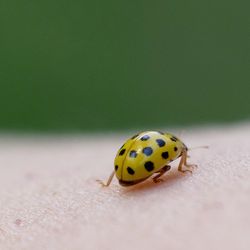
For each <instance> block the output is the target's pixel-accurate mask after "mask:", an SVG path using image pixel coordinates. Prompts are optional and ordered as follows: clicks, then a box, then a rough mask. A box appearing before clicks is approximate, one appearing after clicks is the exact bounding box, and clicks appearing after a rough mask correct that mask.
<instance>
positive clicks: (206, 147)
mask: <svg viewBox="0 0 250 250" xmlns="http://www.w3.org/2000/svg"><path fill="white" fill-rule="evenodd" d="M199 148H205V149H208V148H209V146H208V145H204V146H197V147H193V148H188V150H193V149H199Z"/></svg>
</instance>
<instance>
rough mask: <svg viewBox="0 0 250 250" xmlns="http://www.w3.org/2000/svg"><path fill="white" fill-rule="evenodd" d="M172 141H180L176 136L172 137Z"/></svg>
mask: <svg viewBox="0 0 250 250" xmlns="http://www.w3.org/2000/svg"><path fill="white" fill-rule="evenodd" d="M170 140H171V141H177V140H178V139H177V138H176V137H175V136H172V137H171V138H170Z"/></svg>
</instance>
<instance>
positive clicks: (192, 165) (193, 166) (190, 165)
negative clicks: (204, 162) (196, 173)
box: [184, 156, 198, 169]
mask: <svg viewBox="0 0 250 250" xmlns="http://www.w3.org/2000/svg"><path fill="white" fill-rule="evenodd" d="M187 157H188V156H187ZM187 157H186V158H185V159H184V166H185V167H187V168H191V169H192V168H198V166H197V165H196V164H188V163H187Z"/></svg>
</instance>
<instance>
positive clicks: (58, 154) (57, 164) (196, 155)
mask: <svg viewBox="0 0 250 250" xmlns="http://www.w3.org/2000/svg"><path fill="white" fill-rule="evenodd" d="M161 130H164V128H163V129H161ZM165 131H170V132H173V133H174V134H176V135H177V136H178V131H176V130H170V129H169V128H168V129H165ZM130 134H131V131H130V132H129V133H124V134H121V135H110V136H102V135H100V136H98V135H93V136H84V135H79V136H64V137H59V136H47V137H46V136H43V137H42V136H34V137H31V136H14V135H11V136H10V135H9V136H8V135H1V136H0V173H1V174H0V218H1V220H0V249H7V250H8V249H11V250H12V249H13V250H15V249H19V250H20V249H21V250H22V249H25V250H33V249H36V250H44V249H60V250H69V249H70V250H75V249H76V250H78V249H79V250H80V249H102V250H108V249H116V248H117V249H119V250H127V249H146V250H151V249H157V250H158V249H160V250H161V249H162V250H166V249H171V250H180V249H192V250H200V249H205V250H210V249H220V250H221V249H222V250H223V249H226V250H234V249H239V250H245V249H246V250H247V249H249V246H250V238H249V232H250V215H249V210H250V199H249V194H250V140H249V138H250V124H241V125H232V126H228V127H215V126H213V127H209V128H193V129H185V130H184V133H183V135H182V136H181V138H180V139H182V140H183V141H184V142H185V144H186V145H187V146H188V147H190V148H192V147H195V146H199V145H209V146H210V148H209V149H199V150H198V149H197V150H193V151H190V152H189V155H190V156H191V157H190V159H189V162H191V163H195V164H198V166H199V167H198V169H195V170H194V171H193V174H192V175H191V174H190V173H186V174H182V173H180V172H178V171H177V167H178V163H179V162H178V160H177V161H175V162H173V163H172V164H171V166H172V168H171V170H170V171H168V172H167V173H166V174H165V175H164V176H163V177H161V178H162V179H164V182H160V183H153V181H152V179H151V178H149V179H148V180H146V181H145V182H143V183H141V184H138V185H135V186H132V187H126V188H124V187H121V186H120V185H119V184H118V182H117V180H116V179H114V180H113V182H112V183H111V185H110V186H109V187H106V188H103V187H101V186H100V185H99V184H98V183H97V182H96V179H103V180H105V179H106V178H107V177H108V176H109V174H110V172H111V171H112V169H113V160H114V157H115V154H116V152H117V150H118V149H119V147H120V144H121V143H122V142H123V141H125V140H126V138H128V137H129V136H130ZM132 134H133V132H132Z"/></svg>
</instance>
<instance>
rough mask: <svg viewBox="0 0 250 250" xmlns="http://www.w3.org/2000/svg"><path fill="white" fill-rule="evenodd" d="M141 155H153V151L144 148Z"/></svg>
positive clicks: (149, 148)
mask: <svg viewBox="0 0 250 250" xmlns="http://www.w3.org/2000/svg"><path fill="white" fill-rule="evenodd" d="M142 152H143V154H145V155H147V156H150V155H151V154H152V153H153V149H152V148H151V147H146V148H144V149H143V150H142Z"/></svg>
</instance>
